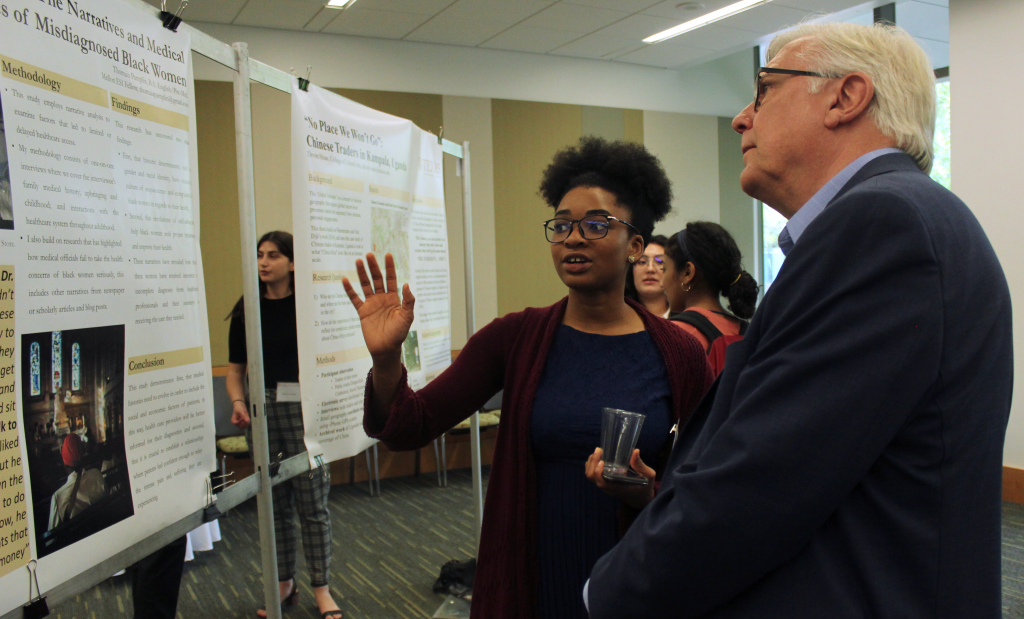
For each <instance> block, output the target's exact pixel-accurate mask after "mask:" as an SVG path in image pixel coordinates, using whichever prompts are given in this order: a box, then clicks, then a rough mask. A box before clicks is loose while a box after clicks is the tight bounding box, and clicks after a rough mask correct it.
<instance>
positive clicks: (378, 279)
mask: <svg viewBox="0 0 1024 619" xmlns="http://www.w3.org/2000/svg"><path fill="white" fill-rule="evenodd" d="M384 260H385V262H387V256H385V257H384ZM366 264H367V265H368V266H369V267H370V279H372V280H373V291H374V292H375V293H377V294H384V293H385V292H386V290H385V289H384V276H383V275H381V273H380V265H379V264H377V256H374V255H373V254H366Z"/></svg>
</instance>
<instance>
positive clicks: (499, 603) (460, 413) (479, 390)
mask: <svg viewBox="0 0 1024 619" xmlns="http://www.w3.org/2000/svg"><path fill="white" fill-rule="evenodd" d="M566 303H567V300H566V299H562V300H561V301H559V302H558V303H556V304H554V305H551V306H549V307H542V308H528V309H526V310H524V311H522V312H516V313H513V314H508V315H507V316H504V317H502V318H498V319H496V320H494V321H493V322H491V323H490V324H489V325H487V326H486V327H484V328H483V329H481V330H480V331H479V332H477V333H476V334H475V335H474V336H473V337H471V338H470V339H469V341H468V342H466V346H465V347H464V348H463V349H462V352H461V353H460V354H459V356H458V357H457V358H456V359H455V361H454V362H452V365H451V367H449V368H448V369H447V370H445V371H444V372H443V373H442V374H441V375H440V376H438V377H437V378H435V379H434V380H433V381H431V382H430V383H429V384H428V385H427V386H426V387H424V388H423V389H420V390H419V391H416V392H413V391H412V389H410V388H409V385H408V382H407V380H406V376H405V373H404V370H403V377H402V383H401V384H400V385H399V390H398V396H397V397H396V399H395V402H394V404H392V406H391V411H390V413H389V415H388V421H387V424H386V425H385V426H384V427H383V428H380V427H375V426H374V424H373V423H372V421H371V418H370V415H369V411H371V410H372V409H371V406H372V405H371V402H372V395H373V394H372V387H371V385H372V381H371V380H370V379H369V378H368V379H367V381H366V396H365V397H366V399H365V402H364V411H365V412H364V417H363V427H364V428H365V430H366V433H367V434H368V435H369V436H371V437H374V438H379V439H380V440H381V441H382V442H383V443H384V444H385V445H386V446H387V447H388V449H393V450H410V449H418V448H420V447H424V446H426V445H429V444H430V442H431V441H432V440H434V439H435V438H437V437H438V436H440V435H441V434H443V433H444V432H446V431H448V430H449V429H451V428H452V427H453V426H454V425H455V424H457V423H459V422H460V421H462V420H463V419H465V418H467V417H469V416H470V415H472V414H473V412H475V411H476V410H478V409H479V408H480V407H481V406H482V405H483V404H484V402H486V401H487V400H488V399H489V398H490V397H491V396H492V395H494V394H495V393H497V392H498V390H500V389H502V388H504V389H505V392H504V394H503V396H502V403H501V422H500V429H499V431H498V438H497V444H496V445H495V448H494V461H493V465H492V467H491V474H490V479H489V481H488V485H487V501H486V502H485V503H484V519H483V530H482V532H481V535H480V548H479V556H478V562H477V571H476V577H475V580H474V584H473V604H472V611H471V614H472V616H473V617H476V618H481V619H537V557H536V551H537V548H536V545H537V542H536V536H537V532H536V531H537V489H536V474H535V471H534V461H533V453H532V450H531V447H530V415H531V413H532V412H533V401H534V396H535V394H536V392H537V386H538V384H539V383H540V378H541V374H542V372H543V370H544V362H545V360H546V359H547V356H548V350H549V349H550V348H551V342H552V340H553V339H554V335H555V332H556V331H557V329H558V326H559V325H561V324H562V318H563V316H564V315H565V306H566ZM629 303H630V305H631V306H632V307H633V309H635V310H636V312H637V314H639V315H640V318H641V319H642V320H643V322H644V326H645V328H646V330H647V332H648V333H649V334H650V335H651V339H652V340H654V343H655V345H657V347H658V350H659V351H660V352H661V355H662V357H663V358H664V360H665V367H666V369H667V370H668V379H669V387H670V390H671V394H672V407H673V410H674V411H675V414H676V416H677V417H678V419H679V421H680V425H681V424H682V422H684V421H686V419H687V417H688V416H689V414H690V412H691V411H693V409H694V408H695V407H696V406H697V403H698V402H699V401H700V399H701V397H702V396H703V395H704V392H705V391H706V390H707V388H708V387H709V386H710V385H711V382H712V380H713V377H712V374H711V369H710V367H709V366H708V362H707V355H705V354H704V350H703V349H702V348H701V346H700V344H699V343H698V342H697V340H696V338H694V337H692V336H691V335H689V334H687V333H685V332H684V331H683V330H682V329H680V328H678V327H677V326H675V325H673V324H672V323H671V322H669V321H667V320H665V319H663V318H660V317H658V316H655V315H654V314H651V313H650V312H648V311H647V310H646V309H644V308H643V306H641V305H639V304H637V303H633V302H632V301H629ZM595 378H597V379H601V378H602V377H595ZM580 594H581V595H582V591H581V592H580Z"/></svg>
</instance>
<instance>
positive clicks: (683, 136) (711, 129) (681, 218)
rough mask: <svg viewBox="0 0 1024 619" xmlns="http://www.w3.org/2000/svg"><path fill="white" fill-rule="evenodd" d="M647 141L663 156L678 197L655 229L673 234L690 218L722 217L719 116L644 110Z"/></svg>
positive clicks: (658, 232)
mask: <svg viewBox="0 0 1024 619" xmlns="http://www.w3.org/2000/svg"><path fill="white" fill-rule="evenodd" d="M644 144H645V145H646V146H647V148H648V150H650V151H651V152H652V153H654V154H655V155H657V156H658V158H659V159H661V163H662V165H664V166H665V171H666V172H667V173H668V177H669V179H671V181H672V192H673V194H674V196H675V198H674V200H673V202H672V207H673V212H672V213H671V214H669V216H668V217H666V218H665V220H664V221H662V222H661V223H660V224H658V225H657V226H656V227H655V229H654V231H655V233H657V234H665V235H669V234H674V233H676V232H678V231H679V230H681V229H682V228H683V226H685V225H686V222H689V221H696V220H701V221H715V222H717V221H718V219H719V193H718V117H717V116H703V115H697V114H677V113H675V112H651V111H644Z"/></svg>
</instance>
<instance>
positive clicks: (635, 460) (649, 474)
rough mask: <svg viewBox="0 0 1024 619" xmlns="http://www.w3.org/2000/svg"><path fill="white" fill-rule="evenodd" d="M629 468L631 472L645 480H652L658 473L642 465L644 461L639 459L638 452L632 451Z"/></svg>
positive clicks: (637, 450) (636, 450)
mask: <svg viewBox="0 0 1024 619" xmlns="http://www.w3.org/2000/svg"><path fill="white" fill-rule="evenodd" d="M629 466H631V467H633V470H634V471H636V472H637V473H640V474H641V475H643V476H644V477H646V478H647V479H654V478H655V477H657V475H658V473H657V472H656V471H655V470H654V469H652V468H651V467H649V466H647V465H646V464H644V461H643V460H641V459H640V450H639V449H634V450H633V455H632V457H630V459H629Z"/></svg>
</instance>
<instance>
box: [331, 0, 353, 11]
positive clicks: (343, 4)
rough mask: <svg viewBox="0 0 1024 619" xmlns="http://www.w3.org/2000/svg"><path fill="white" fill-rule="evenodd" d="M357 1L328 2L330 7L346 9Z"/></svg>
mask: <svg viewBox="0 0 1024 619" xmlns="http://www.w3.org/2000/svg"><path fill="white" fill-rule="evenodd" d="M355 3H356V0H330V2H328V3H327V8H329V9H344V8H348V7H350V6H352V5H353V4H355Z"/></svg>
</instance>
